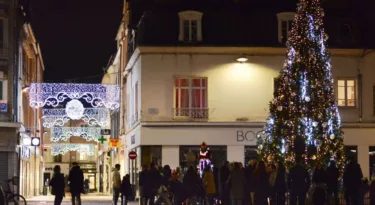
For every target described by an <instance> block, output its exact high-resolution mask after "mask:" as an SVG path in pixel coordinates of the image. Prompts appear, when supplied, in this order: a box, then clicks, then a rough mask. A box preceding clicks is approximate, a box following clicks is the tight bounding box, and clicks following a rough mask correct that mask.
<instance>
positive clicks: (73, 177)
mask: <svg viewBox="0 0 375 205" xmlns="http://www.w3.org/2000/svg"><path fill="white" fill-rule="evenodd" d="M72 165H73V166H72V168H71V169H70V171H69V178H68V181H69V182H70V183H69V189H70V193H71V194H72V205H75V204H76V202H77V205H81V204H82V203H81V193H84V190H83V179H84V177H83V172H82V170H81V168H80V167H79V166H78V163H77V162H73V163H72Z"/></svg>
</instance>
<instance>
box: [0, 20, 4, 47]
mask: <svg viewBox="0 0 375 205" xmlns="http://www.w3.org/2000/svg"><path fill="white" fill-rule="evenodd" d="M0 48H4V19H0Z"/></svg>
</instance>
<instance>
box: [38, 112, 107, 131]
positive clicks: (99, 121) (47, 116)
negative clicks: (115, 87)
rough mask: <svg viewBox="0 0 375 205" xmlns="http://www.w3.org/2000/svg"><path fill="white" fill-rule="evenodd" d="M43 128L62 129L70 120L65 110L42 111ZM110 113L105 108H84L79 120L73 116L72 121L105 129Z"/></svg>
mask: <svg viewBox="0 0 375 205" xmlns="http://www.w3.org/2000/svg"><path fill="white" fill-rule="evenodd" d="M42 113H43V117H42V120H43V123H42V125H43V127H45V128H51V127H54V126H59V127H62V126H64V125H65V124H66V123H67V122H69V120H73V119H71V118H70V117H69V116H68V114H67V112H66V109H63V108H62V109H43V110H42ZM109 113H110V111H109V110H108V109H106V108H86V109H85V110H84V112H83V114H82V116H81V117H80V118H77V116H78V115H76V116H74V120H82V121H84V122H85V123H87V124H88V125H89V126H100V127H106V126H108V125H109V122H110V116H109Z"/></svg>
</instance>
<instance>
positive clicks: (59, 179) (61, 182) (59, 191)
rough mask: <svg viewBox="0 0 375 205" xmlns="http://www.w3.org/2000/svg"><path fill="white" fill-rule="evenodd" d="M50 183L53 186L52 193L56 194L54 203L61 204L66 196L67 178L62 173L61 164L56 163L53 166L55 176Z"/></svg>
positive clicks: (55, 204)
mask: <svg viewBox="0 0 375 205" xmlns="http://www.w3.org/2000/svg"><path fill="white" fill-rule="evenodd" d="M49 184H50V186H51V187H52V190H51V194H52V195H55V203H54V205H61V202H62V200H63V198H64V196H65V191H64V190H65V179H64V174H61V168H60V166H59V165H56V166H55V167H54V168H53V176H52V179H51V182H50V183H49Z"/></svg>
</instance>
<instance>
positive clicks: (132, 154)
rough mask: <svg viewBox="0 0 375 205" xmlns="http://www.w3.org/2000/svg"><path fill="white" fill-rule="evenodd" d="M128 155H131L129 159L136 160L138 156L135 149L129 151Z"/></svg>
mask: <svg viewBox="0 0 375 205" xmlns="http://www.w3.org/2000/svg"><path fill="white" fill-rule="evenodd" d="M128 156H129V159H131V160H134V159H136V158H137V153H136V152H134V151H131V152H129V154H128Z"/></svg>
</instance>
